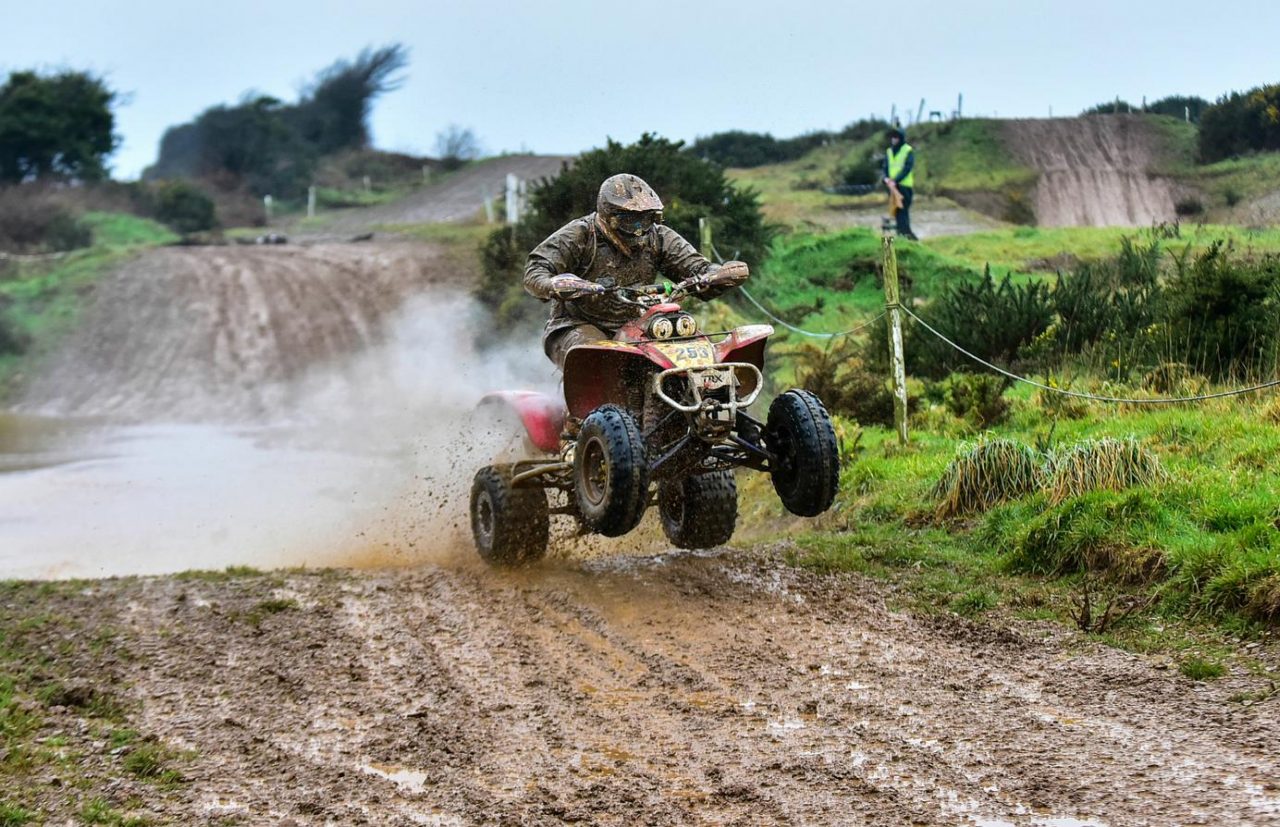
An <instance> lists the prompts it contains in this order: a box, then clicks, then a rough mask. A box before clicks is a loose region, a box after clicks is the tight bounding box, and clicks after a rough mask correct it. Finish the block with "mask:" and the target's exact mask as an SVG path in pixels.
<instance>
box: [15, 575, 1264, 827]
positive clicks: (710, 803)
mask: <svg viewBox="0 0 1280 827" xmlns="http://www.w3.org/2000/svg"><path fill="white" fill-rule="evenodd" d="M885 597H886V595H885V593H884V587H883V586H881V585H878V584H875V583H872V582H870V581H865V580H862V579H859V578H843V577H836V578H832V577H822V578H820V577H814V576H811V575H807V574H805V573H803V572H800V571H797V570H795V569H792V568H789V567H787V566H785V565H783V564H782V563H781V562H780V561H779V560H778V559H777V558H776V556H774V555H773V554H771V553H768V552H765V553H763V554H745V553H726V554H721V555H711V556H708V555H678V556H665V557H657V558H634V557H617V558H604V559H599V560H596V561H592V562H578V563H564V562H561V563H559V564H557V563H554V562H553V563H550V564H548V565H546V566H543V567H541V568H538V569H534V570H531V571H525V572H516V573H495V572H491V571H487V570H484V569H482V568H480V567H479V566H478V565H472V564H471V563H470V562H469V560H466V559H463V560H461V561H458V562H446V563H444V564H439V565H437V564H432V565H427V566H425V567H423V568H420V569H418V570H416V571H404V572H395V573H383V574H373V575H364V576H353V575H346V574H341V573H336V572H331V573H325V572H317V573H313V574H291V575H288V576H283V577H280V578H279V579H276V578H275V577H274V576H272V575H263V576H258V577H253V576H245V577H235V578H231V579H226V578H215V579H212V580H207V581H206V580H199V579H194V580H193V579H186V580H176V579H173V578H166V579H151V580H125V581H103V582H99V583H94V584H91V585H89V586H88V587H84V588H77V589H75V590H71V589H68V590H65V596H64V597H63V598H62V599H61V600H60V601H59V603H58V609H59V612H60V613H61V614H60V616H61V617H65V618H70V619H73V620H77V621H81V622H83V623H85V624H86V627H87V628H89V627H91V628H94V629H97V628H106V629H110V630H112V631H113V634H114V635H115V636H114V638H112V641H111V643H110V645H105V646H104V645H103V644H102V641H101V640H99V641H98V644H97V645H96V647H95V646H93V645H91V644H90V643H88V642H87V640H88V638H89V637H90V636H85V640H83V641H80V639H79V638H76V637H74V636H73V637H70V638H67V640H71V641H73V643H72V644H71V646H72V648H73V649H74V650H75V652H76V653H78V654H75V653H73V654H68V655H66V656H65V657H64V658H63V661H64V662H66V663H72V664H76V665H77V670H78V674H75V675H72V676H70V678H69V680H72V681H75V680H80V681H87V682H90V683H91V684H92V685H93V687H95V688H96V691H99V692H106V693H110V694H111V695H113V696H114V697H115V698H116V700H117V701H119V702H120V704H121V705H122V706H123V707H124V708H127V709H131V710H134V711H133V712H131V713H130V719H129V724H130V725H132V726H136V727H137V728H139V729H140V730H141V731H142V732H143V733H144V734H146V735H148V736H155V737H158V738H159V739H160V740H161V742H162V743H163V744H164V745H166V747H168V748H169V749H175V750H190V751H191V753H189V756H190V757H189V758H186V759H180V760H177V761H176V764H175V768H176V769H177V770H178V771H180V772H181V774H182V775H183V776H184V777H185V778H186V779H187V780H186V781H185V782H184V783H182V784H180V785H178V786H177V787H176V788H174V789H172V790H170V791H163V790H157V789H155V788H149V787H148V786H147V785H145V784H137V783H126V784H123V785H117V786H115V787H114V788H111V789H109V790H108V791H107V792H106V795H107V797H108V799H109V800H111V801H113V802H114V803H115V804H116V805H117V806H121V807H124V808H125V809H129V807H130V806H132V807H133V808H135V810H136V811H138V812H141V813H149V814H150V815H151V817H152V818H153V819H157V820H158V821H160V822H162V823H185V824H204V823H219V824H233V823H234V824H240V823H243V824H265V823H273V824H295V825H304V824H306V825H310V824H380V825H381V824H404V825H410V824H435V825H471V824H512V825H515V824H522V825H544V824H545V825H556V824H565V823H582V824H620V825H621V824H627V825H630V824H637V823H643V824H648V825H689V824H753V825H754V824H761V825H763V824H769V825H774V824H797V825H798V824H805V825H826V824H830V825H851V824H869V825H870V824H874V825H966V824H967V825H986V826H987V827H991V826H993V825H1040V827H1043V826H1044V825H1077V827H1078V825H1086V824H1088V825H1111V827H1122V825H1139V824H1141V825H1175V824H1177V825H1182V824H1213V825H1221V824H1232V825H1254V824H1256V825H1261V824H1277V823H1280V781H1278V780H1277V779H1280V759H1277V757H1276V753H1275V749H1274V745H1275V744H1276V742H1277V737H1278V736H1280V716H1278V715H1277V705H1276V701H1275V699H1274V698H1273V699H1272V700H1270V701H1264V702H1262V703H1259V704H1256V705H1252V706H1247V705H1242V704H1240V703H1238V702H1234V701H1232V700H1229V696H1230V695H1231V694H1232V693H1234V692H1239V691H1247V690H1251V689H1256V688H1257V687H1256V686H1255V684H1258V683H1261V682H1263V681H1261V679H1259V678H1257V677H1243V676H1237V677H1235V678H1228V679H1224V680H1223V681H1220V682H1217V683H1213V684H1197V683H1193V682H1191V681H1189V680H1187V679H1185V678H1182V677H1181V676H1179V675H1178V674H1177V673H1176V672H1175V671H1160V670H1158V669H1156V668H1153V667H1152V666H1151V665H1149V664H1147V663H1145V662H1144V661H1143V660H1141V659H1140V658H1138V657H1135V656H1131V655H1127V654H1124V653H1120V652H1117V651H1114V650H1109V649H1104V648H1101V647H1098V646H1096V645H1091V644H1087V643H1082V642H1081V641H1079V640H1078V639H1076V638H1075V636H1074V635H1072V634H1069V633H1066V632H1063V631H1061V630H1058V631H1052V630H1049V629H1048V628H1041V627H1033V626H1025V625H1024V626H1021V627H1020V630H1016V629H1007V628H1001V627H992V626H985V625H974V624H971V623H969V622H968V621H964V620H961V619H959V618H956V617H953V616H937V617H932V618H930V617H916V616H912V615H909V614H902V613H897V612H893V611H890V610H888V609H886V607H885V605H884V600H885ZM46 608H47V604H46V603H44V602H41V601H33V603H32V608H31V611H33V612H38V611H44V610H45V609H46ZM21 628H23V629H28V628H30V629H34V630H35V631H32V632H30V633H25V634H29V635H36V636H38V635H40V634H42V633H43V634H48V635H52V636H53V638H55V639H61V638H59V637H58V634H57V631H56V629H55V628H54V627H48V631H46V632H41V631H40V630H41V629H44V628H45V627H41V626H31V625H24V626H22V627H21ZM75 641H80V642H75ZM38 642H39V641H38V640H37V641H36V643H38ZM64 648H65V647H64ZM63 713H64V714H65V715H66V716H68V720H64V721H62V722H61V724H60V725H61V726H62V727H63V728H65V729H67V730H69V731H74V729H75V724H74V721H73V720H71V718H73V716H74V710H63ZM83 737H84V738H88V737H89V736H88V735H85V736H83ZM80 740H81V738H80V737H79V736H77V737H76V738H74V739H73V743H72V744H71V747H72V748H79V747H81V746H83V745H81V744H80ZM106 760H108V761H109V760H114V759H110V758H107V759H106ZM46 782H47V779H46V780H45V781H41V782H39V785H43V786H40V787H39V789H40V793H39V798H40V800H41V801H43V802H45V803H46V806H48V807H49V808H50V809H51V810H53V811H54V812H55V813H57V814H61V813H62V812H63V810H67V811H71V812H73V811H74V809H73V808H74V806H75V804H74V796H70V795H68V794H67V793H66V792H65V790H61V789H59V788H56V787H53V786H49V785H48V784H47V783H46ZM131 798H132V799H133V801H134V804H133V805H128V801H129V800H130V799H131ZM1073 819H1074V820H1073Z"/></svg>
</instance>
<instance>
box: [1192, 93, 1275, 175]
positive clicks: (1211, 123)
mask: <svg viewBox="0 0 1280 827" xmlns="http://www.w3.org/2000/svg"><path fill="white" fill-rule="evenodd" d="M1278 149H1280V84H1278V83H1273V84H1269V85H1266V86H1259V87H1257V88H1254V89H1250V90H1249V91H1248V92H1243V93H1241V92H1232V93H1231V94H1230V95H1224V96H1223V97H1221V98H1218V100H1217V101H1216V102H1215V103H1214V105H1213V106H1210V107H1209V108H1207V109H1206V110H1204V114H1203V115H1202V116H1201V118H1200V158H1201V160H1203V161H1205V162H1206V163H1211V162H1213V161H1221V160H1222V159H1224V158H1231V157H1234V156H1237V155H1244V154H1246V153H1249V152H1264V151H1274V150H1278Z"/></svg>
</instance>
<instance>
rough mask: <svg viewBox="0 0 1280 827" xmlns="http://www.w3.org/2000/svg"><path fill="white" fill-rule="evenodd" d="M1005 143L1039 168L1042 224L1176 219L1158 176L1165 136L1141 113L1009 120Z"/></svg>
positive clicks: (1037, 205) (1037, 200) (1166, 185)
mask: <svg viewBox="0 0 1280 827" xmlns="http://www.w3.org/2000/svg"><path fill="white" fill-rule="evenodd" d="M1004 137H1005V142H1006V144H1007V145H1008V146H1009V148H1010V149H1011V151H1012V152H1013V153H1014V155H1015V156H1017V157H1018V158H1019V159H1020V160H1021V161H1022V162H1023V163H1024V164H1026V165H1027V166H1028V167H1030V168H1031V169H1033V170H1035V171H1036V172H1038V173H1039V181H1038V182H1037V184H1036V187H1035V194H1034V199H1033V200H1034V210H1035V214H1036V223H1037V224H1039V225H1040V226H1042V227H1075V226H1083V227H1110V226H1130V227H1132V226H1144V225H1150V224H1151V223H1152V222H1153V221H1168V220H1172V219H1173V218H1174V210H1173V202H1174V194H1173V188H1172V185H1171V184H1170V182H1169V181H1168V180H1166V179H1162V178H1159V177H1156V176H1155V175H1154V174H1153V173H1152V171H1151V170H1152V168H1153V167H1154V166H1155V165H1156V163H1157V162H1158V160H1159V152H1160V146H1161V139H1160V136H1159V135H1158V134H1156V133H1155V132H1154V127H1152V126H1151V124H1150V122H1149V121H1148V120H1146V119H1145V118H1144V117H1143V116H1140V115H1105V116H1103V115H1099V116H1092V117H1085V118H1059V119H1048V120H1043V119H1040V120H1011V121H1006V122H1005V123H1004Z"/></svg>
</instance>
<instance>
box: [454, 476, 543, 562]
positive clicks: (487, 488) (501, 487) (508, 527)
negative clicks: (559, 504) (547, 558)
mask: <svg viewBox="0 0 1280 827" xmlns="http://www.w3.org/2000/svg"><path fill="white" fill-rule="evenodd" d="M550 531H551V517H550V514H549V512H548V510H547V492H546V491H543V490H542V489H541V488H512V487H511V483H510V475H509V474H506V473H503V472H502V471H500V470H498V469H497V468H495V467H493V466H492V465H489V466H485V467H484V468H481V469H480V470H479V471H477V472H476V476H475V479H474V480H473V481H472V483H471V534H472V536H473V537H474V538H475V542H476V551H478V552H480V557H481V558H483V559H484V561H485V562H486V563H489V564H490V565H494V566H514V565H519V564H521V563H536V562H537V561H538V560H541V559H542V557H543V556H544V555H545V554H546V553H547V537H548V535H549V534H550Z"/></svg>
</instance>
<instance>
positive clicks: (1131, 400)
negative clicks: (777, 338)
mask: <svg viewBox="0 0 1280 827" xmlns="http://www.w3.org/2000/svg"><path fill="white" fill-rule="evenodd" d="M711 250H712V253H713V254H714V255H715V257H716V258H717V259H718V260H719V261H721V262H723V261H724V257H723V256H721V255H720V251H719V250H717V249H716V248H715V245H714V244H712V245H711ZM738 290H739V292H741V293H742V295H743V296H744V297H746V299H747V301H749V302H751V304H752V305H754V306H755V308H756V309H757V310H759V311H760V312H761V313H763V314H764V315H765V316H766V317H767V318H769V319H770V320H771V321H773V322H774V323H776V324H779V325H782V327H784V328H786V329H787V330H790V331H791V332H793V333H796V334H799V335H801V336H807V337H809V338H812V339H825V340H827V341H830V340H832V339H837V338H840V337H844V336H852V335H854V334H856V333H860V332H862V331H863V330H866V329H867V328H869V327H871V326H872V325H874V324H875V323H876V322H878V321H880V320H881V319H883V318H884V317H885V316H886V315H887V314H888V312H889V310H890V309H891V307H890V306H889V305H886V307H885V309H884V310H882V311H881V312H880V313H879V314H878V315H876V316H875V317H874V318H871V319H868V320H867V321H865V322H863V323H862V324H860V325H858V326H857V327H854V328H851V329H849V330H842V331H839V332H836V333H823V332H818V331H813V330H805V329H803V328H801V327H797V326H796V325H793V324H791V323H790V322H788V321H786V320H785V319H782V318H779V317H778V315H777V314H776V313H773V312H772V311H770V310H769V308H767V307H765V306H764V305H763V304H761V303H760V302H759V301H757V300H756V298H755V296H752V295H751V293H750V292H748V291H747V289H746V288H745V287H739V288H738ZM894 307H896V308H897V309H899V310H901V311H902V312H903V313H904V314H906V315H907V316H910V317H911V318H912V319H914V320H915V321H916V323H917V324H919V325H920V327H922V328H923V329H924V330H926V331H928V332H929V333H931V334H933V335H934V336H936V337H937V338H938V339H939V340H941V341H942V342H943V343H944V344H946V345H948V346H949V347H951V348H952V349H954V350H955V351H956V352H957V353H959V354H960V355H961V356H964V357H965V358H966V359H969V360H970V361H972V362H974V363H976V364H978V365H981V366H982V367H984V368H987V369H988V370H991V371H995V372H996V373H998V374H1000V375H1001V376H1005V377H1007V378H1009V379H1011V380H1013V381H1015V382H1020V383H1022V384H1025V385H1030V386H1031V387H1033V388H1039V389H1040V390H1042V391H1046V392H1048V393H1056V394H1059V395H1061V396H1070V397H1073V398H1075V399H1084V400H1088V401H1090V402H1105V403H1108V404H1114V405H1183V404H1189V403H1194V402H1207V401H1209V400H1212V399H1227V398H1230V397H1236V396H1245V395H1247V394H1251V393H1258V392H1259V391H1264V390H1269V389H1271V388H1277V387H1280V379H1272V380H1270V381H1267V382H1259V383H1258V384H1256V385H1248V386H1245V387H1241V388H1232V389H1230V390H1225V391H1215V392H1214V393H1202V394H1196V395H1193V396H1155V397H1145V398H1140V397H1126V396H1109V395H1107V394H1098V393H1085V392H1083V391H1073V390H1070V389H1069V388H1059V387H1055V386H1054V385H1049V384H1046V383H1044V382H1037V381H1036V380H1034V379H1031V378H1029V377H1026V376H1021V375H1019V374H1016V373H1014V372H1013V371H1010V370H1007V369H1006V368H1002V367H1000V366H999V365H996V364H993V363H992V362H989V361H987V360H986V359H983V358H982V357H981V356H978V355H977V354H975V353H972V352H970V351H968V350H966V349H965V348H963V347H961V346H960V345H959V344H957V343H956V342H954V341H953V340H951V339H950V338H948V337H947V336H946V335H944V334H943V333H942V332H941V331H939V330H938V329H937V328H936V327H934V326H933V325H931V324H929V323H928V322H926V321H925V320H924V319H922V318H920V317H919V316H917V315H916V314H915V313H914V312H913V311H912V310H911V308H909V307H907V306H905V305H902V304H897V305H894Z"/></svg>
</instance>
